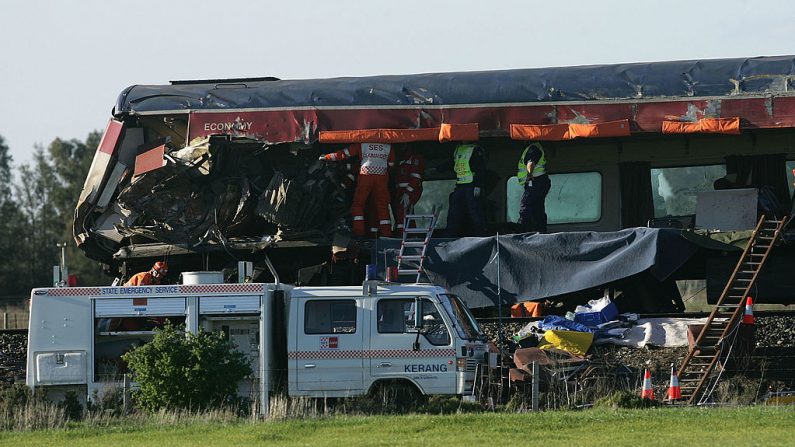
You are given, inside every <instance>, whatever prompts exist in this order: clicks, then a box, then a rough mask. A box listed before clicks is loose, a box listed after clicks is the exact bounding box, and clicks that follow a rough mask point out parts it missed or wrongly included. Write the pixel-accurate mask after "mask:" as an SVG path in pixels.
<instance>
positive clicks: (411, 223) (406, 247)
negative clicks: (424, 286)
mask: <svg viewBox="0 0 795 447" xmlns="http://www.w3.org/2000/svg"><path fill="white" fill-rule="evenodd" d="M436 220H437V217H436V213H433V214H406V218H405V219H404V220H403V240H402V241H401V242H400V251H399V252H398V254H397V275H398V279H400V277H401V276H408V275H412V276H414V275H416V279H415V280H414V282H415V283H418V282H420V277H421V276H422V272H423V268H422V264H423V262H424V261H425V254H426V253H427V250H428V244H429V243H430V242H431V235H432V234H433V230H434V228H435V227H436Z"/></svg>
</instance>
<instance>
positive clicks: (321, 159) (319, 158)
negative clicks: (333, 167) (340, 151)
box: [318, 155, 326, 161]
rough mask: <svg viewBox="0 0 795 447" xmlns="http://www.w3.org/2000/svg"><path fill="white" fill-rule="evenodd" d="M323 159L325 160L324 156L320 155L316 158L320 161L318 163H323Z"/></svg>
mask: <svg viewBox="0 0 795 447" xmlns="http://www.w3.org/2000/svg"><path fill="white" fill-rule="evenodd" d="M325 159H326V156H325V155H321V156H320V157H318V160H320V161H324V160H325Z"/></svg>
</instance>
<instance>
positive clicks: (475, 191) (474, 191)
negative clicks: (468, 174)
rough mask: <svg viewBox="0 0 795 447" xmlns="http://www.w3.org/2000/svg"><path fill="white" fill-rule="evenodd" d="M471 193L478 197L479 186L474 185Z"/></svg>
mask: <svg viewBox="0 0 795 447" xmlns="http://www.w3.org/2000/svg"><path fill="white" fill-rule="evenodd" d="M472 194H473V195H474V196H475V197H480V188H478V187H477V186H476V187H475V188H474V189H473V190H472Z"/></svg>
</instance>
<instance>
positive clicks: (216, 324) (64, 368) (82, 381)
mask: <svg viewBox="0 0 795 447" xmlns="http://www.w3.org/2000/svg"><path fill="white" fill-rule="evenodd" d="M167 321H170V322H172V323H175V324H184V325H185V327H186V330H187V331H190V332H194V333H195V332H197V331H198V330H199V328H204V329H206V330H213V331H216V330H220V331H224V332H225V333H226V334H228V336H229V337H230V339H231V340H232V341H233V342H234V343H235V345H236V346H237V349H238V350H240V351H241V352H243V353H245V354H246V355H247V356H249V358H250V359H251V365H252V370H253V371H254V373H253V375H252V377H251V378H250V380H247V381H246V382H244V383H242V384H240V385H239V387H238V390H239V393H240V394H241V395H243V396H246V397H252V398H258V399H259V401H260V402H261V403H262V405H263V413H267V402H268V396H269V393H270V392H271V391H272V390H274V389H275V388H276V387H277V386H279V385H281V386H283V381H284V380H286V381H287V391H288V393H289V395H290V396H310V397H346V396H355V395H361V394H365V393H367V392H368V391H369V390H371V389H372V388H373V387H374V386H376V385H377V384H379V383H386V382H393V381H402V382H404V383H410V384H412V385H413V386H415V387H416V388H417V390H418V391H419V392H421V393H423V394H451V395H455V394H457V395H470V394H472V391H473V384H474V379H475V371H476V368H477V365H478V363H482V362H484V361H485V358H486V353H487V350H488V349H487V342H486V341H485V337H484V336H483V334H482V333H481V331H480V329H479V327H478V324H477V322H476V321H475V319H474V318H473V317H472V314H471V313H470V312H469V310H468V309H467V307H466V306H465V305H464V304H463V303H462V301H461V300H460V299H459V298H458V297H456V296H454V295H450V294H448V293H446V291H445V290H444V289H442V288H440V287H435V286H432V285H422V284H377V283H375V282H365V284H364V285H363V286H361V287H359V286H345V287H291V286H288V285H284V284H278V283H277V284H260V283H243V284H219V283H212V284H204V283H199V284H183V285H162V286H143V287H62V288H42V289H34V290H33V291H32V294H31V303H30V329H29V338H28V360H27V378H26V381H27V384H28V386H30V387H31V388H40V387H42V388H47V389H48V391H50V392H52V393H54V394H52V395H53V396H57V395H58V394H60V393H62V392H65V391H68V390H74V391H77V392H78V395H83V396H86V398H87V399H92V397H93V396H97V395H98V393H102V392H103V389H105V388H106V387H108V386H111V385H112V386H116V387H118V386H119V384H120V383H121V380H122V378H123V374H124V373H125V372H126V366H125V365H124V363H123V361H122V360H121V358H120V357H121V355H122V354H123V353H125V352H127V351H129V350H130V349H132V348H133V347H135V346H138V345H140V344H143V343H146V342H148V341H149V340H151V339H152V337H153V335H154V330H155V329H156V328H157V327H162V326H163V325H164V324H165V323H166V322H167ZM285 372H286V374H285ZM83 393H85V394H83ZM55 398H57V397H55Z"/></svg>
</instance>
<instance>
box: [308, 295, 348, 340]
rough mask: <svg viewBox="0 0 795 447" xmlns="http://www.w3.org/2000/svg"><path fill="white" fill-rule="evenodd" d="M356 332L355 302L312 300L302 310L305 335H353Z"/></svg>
mask: <svg viewBox="0 0 795 447" xmlns="http://www.w3.org/2000/svg"><path fill="white" fill-rule="evenodd" d="M355 332H356V301H354V300H312V301H307V302H306V307H305V308H304V333H305V334H353V333H355Z"/></svg>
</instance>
